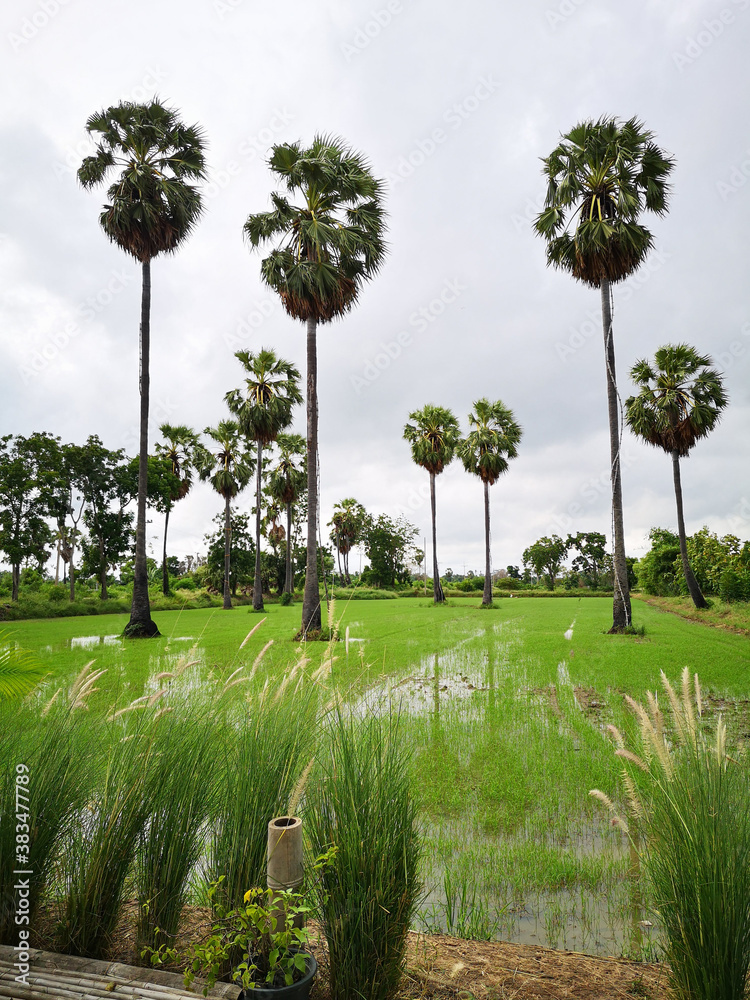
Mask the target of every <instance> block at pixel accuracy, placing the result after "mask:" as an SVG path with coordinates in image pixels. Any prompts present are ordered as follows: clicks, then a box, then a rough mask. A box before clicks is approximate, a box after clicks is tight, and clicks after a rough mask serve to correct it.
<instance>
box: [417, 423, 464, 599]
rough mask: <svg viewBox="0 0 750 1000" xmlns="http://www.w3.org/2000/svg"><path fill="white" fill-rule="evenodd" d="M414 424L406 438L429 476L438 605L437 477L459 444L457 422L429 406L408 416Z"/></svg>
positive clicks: (433, 586)
mask: <svg viewBox="0 0 750 1000" xmlns="http://www.w3.org/2000/svg"><path fill="white" fill-rule="evenodd" d="M409 420H413V421H414V423H411V424H407V425H406V426H405V427H404V437H405V438H406V440H407V441H408V442H409V444H410V445H411V457H412V459H413V460H414V461H415V462H416V463H417V465H421V466H422V468H423V469H426V470H427V471H428V472H429V474H430V510H431V512H432V592H433V597H434V601H435V604H440V603H442V602H443V601H444V600H445V594H444V593H443V588H442V586H441V583H440V572H439V570H438V558H437V527H436V521H435V476H439V475H440V473H441V472H442V471H443V469H444V468H445V467H446V465H449V464H450V462H452V461H453V455H454V453H455V450H456V447H457V446H458V443H459V441H460V439H461V438H460V432H459V429H458V421H457V420H456V418H455V417H454V416H453V414H452V413H451V411H450V410H446V409H445V408H444V407H442V406H431V405H430V404H429V403H428V404H427V406H425V407H424V408H423V409H421V410H415V411H414V412H413V413H410V414H409Z"/></svg>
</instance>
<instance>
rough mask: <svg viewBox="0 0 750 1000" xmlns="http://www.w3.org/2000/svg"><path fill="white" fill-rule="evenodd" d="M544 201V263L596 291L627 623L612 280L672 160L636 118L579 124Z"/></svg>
mask: <svg viewBox="0 0 750 1000" xmlns="http://www.w3.org/2000/svg"><path fill="white" fill-rule="evenodd" d="M543 163H544V173H545V176H546V178H547V196H546V199H545V203H544V205H545V207H544V209H543V210H542V212H541V213H540V214H539V216H538V217H537V219H536V221H535V223H534V228H535V229H536V232H537V233H538V234H539V235H541V236H543V237H544V238H545V240H546V241H547V263H548V264H551V265H553V266H554V267H559V268H561V269H562V270H564V271H568V272H569V273H570V274H572V275H573V277H574V278H576V279H577V280H578V281H582V282H584V284H587V285H590V286H592V287H594V288H598V289H599V290H600V293H601V304H602V325H603V328H604V353H605V360H606V370H607V406H608V415H609V441H610V456H611V479H612V520H613V525H614V577H615V586H614V601H613V609H612V619H613V620H612V629H611V631H613V632H617V631H621V630H622V629H623V628H625V627H627V626H628V625H630V624H631V610H630V590H629V587H628V577H627V564H626V560H625V530H624V527H623V511H622V481H621V467H620V412H619V404H618V395H617V379H616V374H615V346H614V335H613V332H612V302H611V285H612V283H614V282H617V281H622V279H623V278H626V277H627V276H628V275H629V274H632V273H633V271H635V270H636V269H637V268H638V267H639V266H640V265H641V264H642V263H643V261H644V260H645V259H646V257H647V256H648V253H649V251H650V250H651V248H652V245H653V237H652V235H651V233H650V232H649V231H648V229H646V228H645V226H643V225H641V224H640V222H639V221H638V220H639V218H640V216H641V213H642V212H643V211H644V209H645V210H647V211H650V212H654V213H655V214H656V215H663V214H664V213H665V212H666V210H667V193H668V185H667V177H668V176H669V173H670V171H671V169H672V167H673V165H674V161H673V160H672V159H671V158H670V157H668V156H666V155H665V154H664V153H663V152H662V150H661V149H659V147H658V146H657V145H656V144H655V143H654V142H653V133H651V132H649V131H648V130H647V129H645V128H644V127H643V125H642V124H641V123H640V122H639V121H638V120H637V119H635V118H631V119H630V120H629V121H627V122H620V121H618V119H616V118H600V119H599V120H598V121H585V122H581V123H580V124H578V125H576V126H575V128H574V129H572V131H570V132H568V134H567V135H564V136H562V141H561V142H560V143H559V145H558V146H557V147H556V148H555V149H554V150H553V151H552V152H551V153H550V155H549V156H548V157H547V158H546V159H545V160H543Z"/></svg>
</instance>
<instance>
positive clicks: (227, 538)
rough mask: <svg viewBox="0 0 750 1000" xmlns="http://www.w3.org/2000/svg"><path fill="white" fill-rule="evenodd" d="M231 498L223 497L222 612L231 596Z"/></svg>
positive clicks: (227, 608) (230, 603) (228, 605)
mask: <svg viewBox="0 0 750 1000" xmlns="http://www.w3.org/2000/svg"><path fill="white" fill-rule="evenodd" d="M231 502H232V498H231V497H230V496H226V497H224V610H225V611H229V610H230V609H231V607H232V595H231V593H230V590H229V570H230V565H229V559H230V551H231V545H232V514H231V511H230V506H229V505H230V504H231Z"/></svg>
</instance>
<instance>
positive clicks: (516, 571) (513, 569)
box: [505, 566, 521, 580]
mask: <svg viewBox="0 0 750 1000" xmlns="http://www.w3.org/2000/svg"><path fill="white" fill-rule="evenodd" d="M505 570H506V572H507V574H508V576H509V577H510V578H511V580H520V579H521V569H520V567H518V566H506V567H505Z"/></svg>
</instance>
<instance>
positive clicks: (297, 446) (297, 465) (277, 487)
mask: <svg viewBox="0 0 750 1000" xmlns="http://www.w3.org/2000/svg"><path fill="white" fill-rule="evenodd" d="M276 444H277V446H278V448H279V459H278V461H277V462H276V464H275V465H274V467H273V468H272V470H271V475H270V476H269V481H268V489H269V492H270V494H271V496H272V497H273V498H274V499H275V500H278V501H279V503H283V504H284V507H285V509H286V539H285V559H284V561H285V574H284V593H285V594H293V593H294V571H293V566H292V563H293V553H294V545H293V541H292V539H293V533H292V517H293V513H294V508H295V507H296V505H297V504H298V503H299V502H300V500H301V499H302V498H303V497H304V495H305V492H306V490H307V470H306V469H305V457H304V456H305V439H304V438H303V437H302V435H301V434H279V435H278V437H277V438H276Z"/></svg>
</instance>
